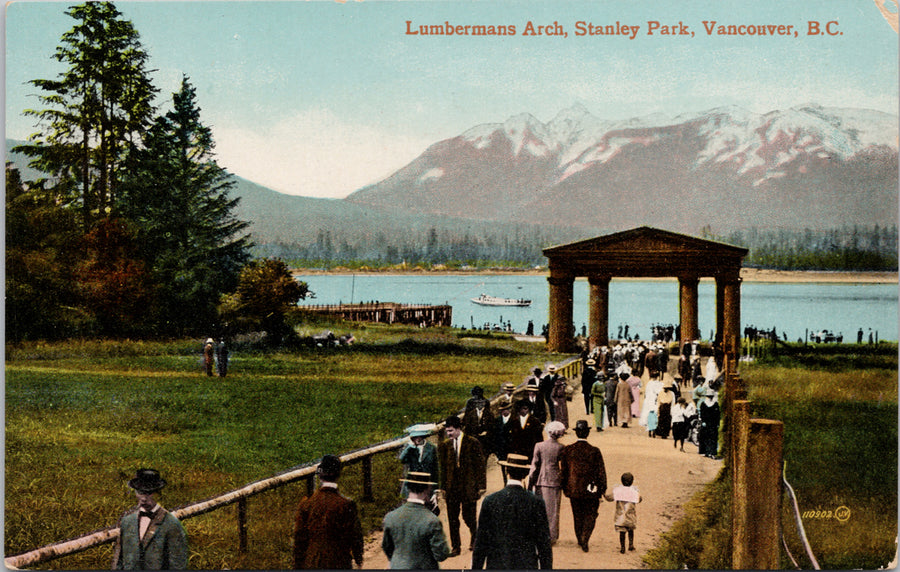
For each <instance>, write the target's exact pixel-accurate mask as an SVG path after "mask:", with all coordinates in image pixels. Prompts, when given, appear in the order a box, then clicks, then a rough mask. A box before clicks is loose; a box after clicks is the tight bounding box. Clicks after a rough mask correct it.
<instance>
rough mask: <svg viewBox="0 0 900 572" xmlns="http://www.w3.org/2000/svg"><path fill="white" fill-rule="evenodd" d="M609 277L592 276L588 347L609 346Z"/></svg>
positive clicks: (589, 278)
mask: <svg viewBox="0 0 900 572" xmlns="http://www.w3.org/2000/svg"><path fill="white" fill-rule="evenodd" d="M609 281H610V277H609V276H590V277H588V284H589V285H590V297H589V300H588V322H589V324H588V325H589V328H590V334H589V337H588V347H589V348H595V347H598V346H606V345H609Z"/></svg>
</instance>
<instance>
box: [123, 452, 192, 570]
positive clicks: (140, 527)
mask: <svg viewBox="0 0 900 572" xmlns="http://www.w3.org/2000/svg"><path fill="white" fill-rule="evenodd" d="M128 486H129V487H131V488H132V489H134V494H135V496H136V497H137V501H138V510H135V511H132V512H129V513H128V514H126V515H125V516H123V517H122V519H121V520H120V521H119V536H117V537H116V545H115V548H114V549H113V563H112V568H113V570H185V569H187V566H188V540H187V533H185V531H184V527H183V526H182V525H181V521H179V520H178V519H177V518H175V516H174V515H172V513H170V512H168V511H167V510H166V509H164V508H163V507H162V505H160V504H159V502H158V499H159V494H160V491H161V490H162V489H163V487H165V486H166V481H165V480H164V479H163V478H161V477H160V475H159V471H157V470H155V469H138V471H137V473H136V474H135V477H134V478H133V479H131V480H130V481H128Z"/></svg>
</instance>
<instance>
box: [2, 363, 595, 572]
mask: <svg viewBox="0 0 900 572" xmlns="http://www.w3.org/2000/svg"><path fill="white" fill-rule="evenodd" d="M558 371H559V372H561V375H565V376H566V377H567V378H569V379H571V376H572V375H577V374H579V373H580V372H581V361H580V360H579V359H577V358H573V359H570V360H566V361H565V362H563V363H562V364H561V365H559V369H558ZM562 372H565V373H562ZM524 385H525V382H522V383H521V384H519V386H518V387H517V388H516V391H517V392H520V391H521V390H522V388H523V386H524ZM501 398H502V396H501V394H500V393H498V394H496V395H494V396H493V397H492V398H491V403H492V404H493V403H495V402H496V401H498V400H499V399H501ZM462 413H463V412H460V413H459V414H460V415H462ZM442 427H443V423H438V424H436V426H435V429H434V433H438V432H439V431H440V430H441V429H442ZM434 433H433V434H434ZM408 442H409V439H408V437H405V436H404V437H399V438H396V439H389V440H387V441H382V442H381V443H377V444H375V445H370V446H368V447H364V448H362V449H357V450H355V451H351V452H349V453H345V454H344V455H341V457H340V459H341V462H342V463H343V464H344V465H351V464H355V463H362V466H363V470H362V473H363V476H362V478H363V499H362V500H371V499H372V457H373V456H374V455H378V454H382V453H388V452H391V451H396V450H398V449H400V448H402V447H403V446H404V445H405V444H406V443H408ZM318 466H319V463H318V461H313V462H310V463H306V464H303V465H298V466H296V467H294V468H292V469H289V470H288V471H286V472H284V473H280V474H277V475H274V476H272V477H268V478H266V479H262V480H259V481H256V482H253V483H250V484H248V485H245V486H243V487H241V488H238V489H234V490H232V491H229V492H227V493H224V494H221V495H218V496H216V497H213V498H211V499H208V500H205V501H201V502H198V503H194V504H190V505H187V506H183V507H179V508H176V509H173V510H172V511H171V512H172V514H173V515H174V516H175V517H177V518H178V519H179V520H182V521H183V520H187V519H189V518H192V517H195V516H199V515H202V514H206V513H208V512H212V511H214V510H218V509H220V508H223V507H226V506H229V505H232V504H235V503H237V504H238V535H239V543H240V550H241V551H242V552H245V551H246V550H247V522H246V521H247V499H248V498H250V497H252V496H255V495H258V494H261V493H264V492H266V491H269V490H272V489H276V488H279V487H283V486H285V485H288V484H291V483H295V482H297V481H300V480H303V479H306V488H307V492H308V493H309V494H312V492H313V490H314V487H315V476H316V468H317V467H318ZM118 536H119V527H118V526H112V527H109V528H104V529H102V530H98V531H95V532H92V533H88V534H86V535H83V536H79V537H77V538H73V539H70V540H65V541H62V542H57V543H54V544H50V545H47V546H44V547H41V548H36V549H34V550H31V551H29V552H25V553H23V554H18V555H15V556H10V557H8V558H6V559H5V561H4V562H5V564H6V566H7V568H9V569H20V568H24V567H27V566H34V565H35V564H39V563H41V562H47V561H49V560H55V559H57V558H62V557H64V556H69V555H72V554H77V553H79V552H83V551H85V550H88V549H90V548H94V547H96V546H102V545H103V544H108V543H110V542H114V541H115V540H116V538H118Z"/></svg>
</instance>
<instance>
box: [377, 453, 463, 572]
mask: <svg viewBox="0 0 900 572" xmlns="http://www.w3.org/2000/svg"><path fill="white" fill-rule="evenodd" d="M400 480H401V481H403V484H404V485H405V487H406V490H407V491H408V492H409V496H408V497H407V499H406V502H405V503H404V504H403V505H401V506H400V507H398V508H396V509H394V510H392V511H391V512H389V513H387V515H385V517H384V523H383V526H382V528H383V530H384V534H383V535H382V537H381V548H382V549H383V550H384V553H385V554H387V557H388V559H390V561H391V568H392V569H404V570H437V568H438V562H443V561H444V560H446V559H447V557H448V556H450V545H449V544H447V537H446V536H445V535H444V527H443V526H442V525H441V521H440V519H438V517H436V516H435V515H434V513H432V512H431V511H430V510H429V509H428V508H427V507H426V506H425V503H426V502H427V501H428V499H429V498H430V497H431V492H432V487H435V486H437V482H435V481H432V480H431V475H430V474H428V473H419V472H415V471H410V472H409V474H407V475H406V478H404V479H400Z"/></svg>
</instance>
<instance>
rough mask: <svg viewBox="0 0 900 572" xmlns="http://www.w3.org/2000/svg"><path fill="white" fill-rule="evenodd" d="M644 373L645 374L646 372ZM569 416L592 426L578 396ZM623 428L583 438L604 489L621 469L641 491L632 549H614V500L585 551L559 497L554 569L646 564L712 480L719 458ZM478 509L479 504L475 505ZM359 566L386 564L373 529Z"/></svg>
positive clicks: (462, 564)
mask: <svg viewBox="0 0 900 572" xmlns="http://www.w3.org/2000/svg"><path fill="white" fill-rule="evenodd" d="M645 377H646V376H645ZM569 418H570V421H571V423H572V426H574V424H575V421H576V420H578V419H588V422H589V424H591V425H593V423H594V422H593V417H590V418H589V417H588V416H587V415H585V414H584V403H583V401H582V398H581V394H580V393H578V394H576V395H575V396H574V398H573V400H572V401H570V402H569ZM632 421H633V423H629V426H628V428H621V427H613V428H607V429H606V430H604V431H602V432H598V431H594V430H592V431H591V434H590V436H589V437H588V441H589V442H590V443H591V444H592V445H595V446H597V447H599V448H600V450H601V451H602V453H603V460H604V463H605V464H606V472H607V481H608V483H609V485H608V486H609V489H608V490H611V489H612V487H614V486H616V485H618V484H619V483H620V481H619V478H620V476H621V475H622V473H625V472H630V473H632V474H633V475H634V484H635V485H636V486H637V487H638V489H640V491H641V496H642V497H643V501H642V502H641V503H640V504H639V505H638V506H637V520H638V526H637V529H636V530H635V539H634V540H635V547H636V550H635V551H633V552H626V553H625V554H621V553H620V552H619V538H618V533H617V532H615V530H614V529H613V513H614V511H615V504H614V503H611V502H605V501H601V503H600V515H599V516H598V517H597V527H596V528H595V529H594V534H593V536H592V537H591V540H590V545H589V547H590V551H589V552H587V553H585V552H583V551H582V550H581V548H579V547H578V544H577V542H576V540H575V532H574V527H573V524H572V508H571V505H570V504H569V500H568V499H567V498H566V497H565V495H563V499H562V504H561V507H560V516H559V518H560V525H559V530H560V537H559V541H557V543H556V544H555V545H554V547H553V567H554V568H557V569H635V568H645V567H646V565H645V564H644V563H643V561H642V560H641V556H642V555H643V554H644V553H646V552H647V551H649V550H650V549H651V548H653V547H654V546H655V544H656V541H657V538H658V537H659V535H660V533H662V532H664V531H666V530H668V529H669V528H670V527H671V526H672V524H673V523H674V522H675V521H676V520H677V519H678V518H680V517H681V515H682V506H683V505H684V503H685V502H686V501H688V500H689V499H690V498H691V497H692V496H693V495H694V493H696V492H697V491H698V490H699V489H700V488H702V487H703V485H704V484H706V483H708V482H710V481H712V480H713V479H714V478H715V477H716V475H717V474H718V473H719V470H720V469H721V467H722V462H721V461H717V460H712V459H708V458H706V457H703V456H701V455H699V454H698V453H697V447H696V446H694V445H692V444H690V443H688V444H686V445H685V447H684V451H685V452H681V451H679V450H678V449H676V448H675V447H674V446H673V443H674V442H673V441H672V439H671V436H670V438H669V439H659V438H655V439H654V438H650V437H648V435H647V430H646V428H644V427H641V426H640V425H638V424H637V419H633V420H632ZM574 441H575V433H574V431H572V430H571V429H570V430H569V431H568V432H567V433H566V435H565V436H563V438H562V439H561V440H560V442H561V443H563V444H569V443H573V442H574ZM487 482H488V494H490V493H492V492H496V491H497V490H499V489H500V488H501V487H502V486H503V480H502V477H501V474H500V466H499V465H498V464H497V462H496V459H495V458H494V457H493V456H491V457H490V458H489V460H488V470H487ZM479 509H480V503H479ZM441 520H442V521H443V523H444V531H445V532H446V531H447V530H448V529H447V520H446V510H445V509H444V507H442V513H441ZM460 527H461V530H460V535H461V537H462V546H463V547H467V546H468V545H469V530H468V528H466V525H465V523H462V524H461V525H460ZM471 566H472V553H471V552H469V551H468V550H465V549H464V550H463V553H462V554H461V555H459V556H456V557H454V558H449V559H447V560H445V561H444V562H442V563H441V568H442V569H456V570H461V569H468V568H471ZM363 567H364V568H368V569H387V568H389V563H388V559H387V557H386V556H385V555H384V552H383V551H382V550H381V533H380V532H376V533H373V534H372V535H370V536H369V537H368V538H367V539H366V553H365V558H364V561H363Z"/></svg>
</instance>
